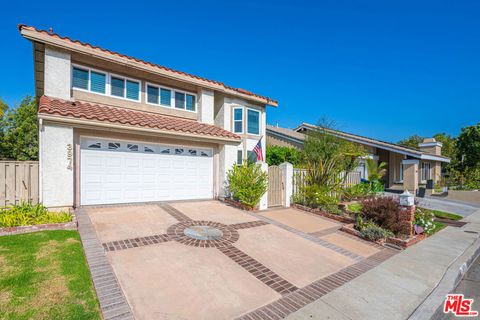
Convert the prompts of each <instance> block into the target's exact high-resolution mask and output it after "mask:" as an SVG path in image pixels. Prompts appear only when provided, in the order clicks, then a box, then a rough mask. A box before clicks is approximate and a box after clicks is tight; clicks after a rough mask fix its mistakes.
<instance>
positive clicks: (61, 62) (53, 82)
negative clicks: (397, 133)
mask: <svg viewBox="0 0 480 320" xmlns="http://www.w3.org/2000/svg"><path fill="white" fill-rule="evenodd" d="M70 70H71V61H70V54H68V53H65V52H62V51H58V50H53V49H51V48H49V47H45V73H44V77H45V78H44V81H45V82H44V83H45V91H44V93H45V95H47V96H49V97H55V98H60V99H65V100H69V99H70V87H71V76H70Z"/></svg>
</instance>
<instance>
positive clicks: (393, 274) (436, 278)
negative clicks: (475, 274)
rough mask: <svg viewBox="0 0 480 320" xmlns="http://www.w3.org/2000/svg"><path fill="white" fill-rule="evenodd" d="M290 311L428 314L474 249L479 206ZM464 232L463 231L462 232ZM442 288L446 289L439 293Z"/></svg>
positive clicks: (330, 315) (344, 315) (306, 314)
mask: <svg viewBox="0 0 480 320" xmlns="http://www.w3.org/2000/svg"><path fill="white" fill-rule="evenodd" d="M465 221H468V222H470V223H469V224H467V225H465V226H464V227H463V228H453V227H447V228H445V229H444V230H442V231H440V232H439V233H437V234H435V235H434V236H432V237H430V238H428V239H426V240H424V241H422V242H420V243H418V244H416V245H414V246H413V247H411V248H409V249H407V250H405V251H403V252H401V253H399V254H397V255H396V256H394V257H392V258H390V259H389V260H387V261H385V262H384V263H382V264H381V265H379V266H378V267H376V268H374V269H372V270H370V271H369V272H367V273H365V274H363V275H361V276H359V277H358V278H356V279H354V280H352V281H351V282H349V283H347V284H345V285H344V286H342V287H340V288H338V289H337V290H335V291H333V292H331V293H329V294H327V295H325V296H323V297H322V298H320V299H319V300H317V301H315V302H313V303H311V304H309V305H307V306H306V307H304V308H302V309H300V310H298V311H297V312H295V313H293V314H291V315H290V316H289V317H287V319H298V320H300V319H408V318H409V317H410V316H412V315H413V314H414V313H415V316H414V317H412V318H414V319H415V318H416V319H428V318H430V317H431V316H432V315H433V314H434V312H435V311H436V310H437V308H438V306H439V305H440V304H441V303H442V302H443V297H445V294H446V293H448V292H449V291H451V290H453V289H454V288H455V286H456V285H457V283H458V281H459V280H460V278H461V275H462V273H461V270H462V267H463V272H465V262H467V261H468V259H470V262H471V261H472V260H473V258H474V256H475V254H476V253H478V252H479V248H480V238H479V234H480V210H478V211H476V212H475V213H473V214H471V215H470V216H469V217H467V218H465ZM466 231H468V232H466ZM445 291H446V292H445Z"/></svg>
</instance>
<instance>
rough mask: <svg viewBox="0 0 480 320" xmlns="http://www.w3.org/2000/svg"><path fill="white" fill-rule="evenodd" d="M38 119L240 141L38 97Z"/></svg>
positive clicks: (198, 126) (181, 123)
mask: <svg viewBox="0 0 480 320" xmlns="http://www.w3.org/2000/svg"><path fill="white" fill-rule="evenodd" d="M38 117H39V118H40V119H42V118H43V119H50V120H58V121H67V122H68V121H69V120H70V121H72V120H77V121H78V120H80V122H79V123H82V122H84V123H86V122H88V123H92V122H95V123H96V124H100V123H103V124H111V125H115V126H117V127H121V128H123V129H128V128H129V127H130V128H146V129H154V131H155V132H158V133H169V134H172V135H183V136H192V137H203V138H210V139H213V140H224V141H233V142H240V137H239V136H238V135H236V134H234V133H232V132H230V131H227V130H224V129H222V128H220V127H217V126H214V125H209V124H205V123H200V122H198V121H196V120H188V119H181V118H177V117H170V116H165V115H161V114H157V113H151V112H145V111H137V110H130V109H125V108H117V107H112V106H107V105H100V104H92V103H87V102H81V101H75V102H73V101H67V100H61V99H55V98H51V97H47V96H42V97H40V101H39V104H38Z"/></svg>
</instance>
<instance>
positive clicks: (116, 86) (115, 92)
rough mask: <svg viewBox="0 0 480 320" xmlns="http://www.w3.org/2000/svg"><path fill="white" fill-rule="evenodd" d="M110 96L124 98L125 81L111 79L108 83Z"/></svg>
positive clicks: (115, 78)
mask: <svg viewBox="0 0 480 320" xmlns="http://www.w3.org/2000/svg"><path fill="white" fill-rule="evenodd" d="M110 94H111V95H112V96H115V97H120V98H123V97H124V96H125V80H124V79H122V78H117V77H112V79H111V82H110Z"/></svg>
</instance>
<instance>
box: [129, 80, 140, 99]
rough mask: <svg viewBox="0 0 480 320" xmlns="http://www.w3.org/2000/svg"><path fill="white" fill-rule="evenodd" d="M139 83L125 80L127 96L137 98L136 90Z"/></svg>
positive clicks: (138, 87)
mask: <svg viewBox="0 0 480 320" xmlns="http://www.w3.org/2000/svg"><path fill="white" fill-rule="evenodd" d="M139 89H140V84H139V83H138V82H136V81H130V80H127V98H128V99H132V100H138V95H139V93H138V91H139Z"/></svg>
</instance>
